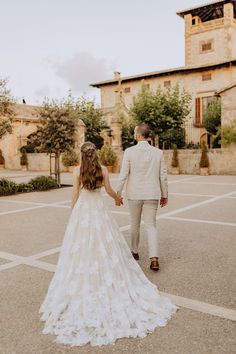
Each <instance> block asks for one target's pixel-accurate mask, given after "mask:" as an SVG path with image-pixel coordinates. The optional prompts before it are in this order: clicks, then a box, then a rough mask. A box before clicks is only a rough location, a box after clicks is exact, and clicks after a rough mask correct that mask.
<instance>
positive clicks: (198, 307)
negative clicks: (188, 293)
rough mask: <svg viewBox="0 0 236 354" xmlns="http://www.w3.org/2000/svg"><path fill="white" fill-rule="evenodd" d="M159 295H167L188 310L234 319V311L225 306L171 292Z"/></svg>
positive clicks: (235, 318)
mask: <svg viewBox="0 0 236 354" xmlns="http://www.w3.org/2000/svg"><path fill="white" fill-rule="evenodd" d="M160 293H161V295H164V296H167V297H169V298H170V299H171V300H172V301H173V302H174V303H175V304H176V305H177V306H180V307H184V308H187V309H189V310H193V311H197V312H202V313H206V314H208V315H212V316H218V317H221V318H225V319H227V320H231V321H236V311H235V310H233V309H229V308H226V307H220V306H216V305H212V304H209V303H207V302H202V301H198V300H192V299H189V298H186V297H182V296H177V295H173V294H167V293H164V292H160Z"/></svg>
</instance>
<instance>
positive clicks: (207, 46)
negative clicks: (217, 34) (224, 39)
mask: <svg viewBox="0 0 236 354" xmlns="http://www.w3.org/2000/svg"><path fill="white" fill-rule="evenodd" d="M212 51H213V39H212V40H209V41H204V42H201V43H200V52H201V53H208V52H212Z"/></svg>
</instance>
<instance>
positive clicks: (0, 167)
mask: <svg viewBox="0 0 236 354" xmlns="http://www.w3.org/2000/svg"><path fill="white" fill-rule="evenodd" d="M4 167H5V159H4V157H3V154H2V150H0V170H3V169H4Z"/></svg>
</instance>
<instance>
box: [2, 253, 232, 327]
mask: <svg viewBox="0 0 236 354" xmlns="http://www.w3.org/2000/svg"><path fill="white" fill-rule="evenodd" d="M58 249H59V248H58V247H57V248H54V249H51V250H48V251H45V252H41V253H39V254H38V255H34V256H31V257H21V256H17V255H13V254H10V253H7V252H0V257H1V258H5V259H14V258H15V259H18V260H19V259H21V263H19V261H14V262H10V263H6V264H3V265H1V266H0V271H2V270H6V269H10V268H12V267H15V266H17V265H19V264H25V265H29V266H32V267H36V268H39V269H41V270H46V271H49V272H52V273H53V272H55V270H56V267H57V265H54V264H50V263H46V262H42V261H36V260H33V259H32V257H37V256H39V255H44V256H45V255H49V254H52V251H53V250H54V251H55V250H57V251H58ZM160 294H161V295H162V296H166V297H168V298H170V299H171V300H172V301H173V302H174V303H175V304H176V305H177V306H180V307H183V308H187V309H190V310H193V311H197V312H201V313H206V314H208V315H212V316H217V317H220V318H225V319H228V320H231V321H236V311H235V310H231V309H229V308H225V307H220V306H216V305H212V304H209V303H205V302H202V301H198V300H192V299H189V298H186V297H182V296H177V295H173V294H167V293H164V292H160Z"/></svg>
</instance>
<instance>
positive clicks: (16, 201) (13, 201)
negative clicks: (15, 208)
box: [0, 199, 47, 205]
mask: <svg viewBox="0 0 236 354" xmlns="http://www.w3.org/2000/svg"><path fill="white" fill-rule="evenodd" d="M2 202H6V203H13V204H33V205H47V204H46V203H38V202H27V201H25V200H21V201H20V200H10V199H1V200H0V203H2Z"/></svg>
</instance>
